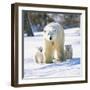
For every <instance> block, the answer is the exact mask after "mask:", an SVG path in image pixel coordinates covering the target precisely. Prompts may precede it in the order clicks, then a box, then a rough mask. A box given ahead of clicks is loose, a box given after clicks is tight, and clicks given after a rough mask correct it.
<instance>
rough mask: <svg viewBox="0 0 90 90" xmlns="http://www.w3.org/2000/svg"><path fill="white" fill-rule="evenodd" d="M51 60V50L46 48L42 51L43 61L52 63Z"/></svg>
mask: <svg viewBox="0 0 90 90" xmlns="http://www.w3.org/2000/svg"><path fill="white" fill-rule="evenodd" d="M52 60H53V59H52V52H51V50H46V51H45V52H44V62H45V63H53V61H52Z"/></svg>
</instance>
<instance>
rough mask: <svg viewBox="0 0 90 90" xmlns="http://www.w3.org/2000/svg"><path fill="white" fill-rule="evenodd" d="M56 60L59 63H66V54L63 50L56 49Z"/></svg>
mask: <svg viewBox="0 0 90 90" xmlns="http://www.w3.org/2000/svg"><path fill="white" fill-rule="evenodd" d="M54 58H55V59H56V61H59V62H62V61H64V52H63V50H62V51H61V50H60V49H56V50H55V55H54Z"/></svg>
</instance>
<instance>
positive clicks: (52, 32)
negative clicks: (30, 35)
mask: <svg viewBox="0 0 90 90" xmlns="http://www.w3.org/2000/svg"><path fill="white" fill-rule="evenodd" d="M60 28H61V26H60V24H58V23H56V22H52V23H49V24H48V25H46V26H45V27H44V35H43V36H44V39H46V40H48V41H55V40H56V39H57V37H58V35H59V33H60V31H61V30H60Z"/></svg>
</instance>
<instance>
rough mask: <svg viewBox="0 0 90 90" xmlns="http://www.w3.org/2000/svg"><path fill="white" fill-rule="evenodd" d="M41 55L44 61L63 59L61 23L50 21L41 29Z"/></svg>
mask: <svg viewBox="0 0 90 90" xmlns="http://www.w3.org/2000/svg"><path fill="white" fill-rule="evenodd" d="M43 32H44V33H43V56H44V61H45V63H52V62H53V59H55V60H56V61H63V60H64V30H63V27H62V25H60V24H59V23H57V22H51V23H49V24H48V25H46V26H45V27H44V30H43Z"/></svg>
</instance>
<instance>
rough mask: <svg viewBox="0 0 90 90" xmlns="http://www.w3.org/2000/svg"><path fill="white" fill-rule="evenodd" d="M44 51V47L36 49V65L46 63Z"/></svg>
mask: <svg viewBox="0 0 90 90" xmlns="http://www.w3.org/2000/svg"><path fill="white" fill-rule="evenodd" d="M42 51H43V49H42V47H38V48H36V52H35V55H34V58H35V62H36V63H39V64H40V63H44V60H43V53H42Z"/></svg>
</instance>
